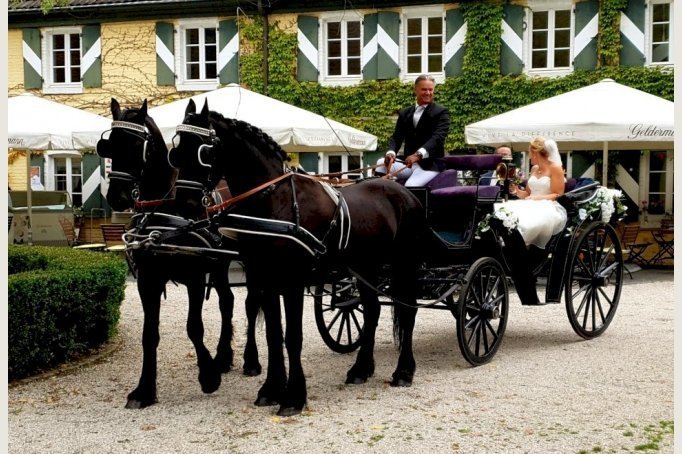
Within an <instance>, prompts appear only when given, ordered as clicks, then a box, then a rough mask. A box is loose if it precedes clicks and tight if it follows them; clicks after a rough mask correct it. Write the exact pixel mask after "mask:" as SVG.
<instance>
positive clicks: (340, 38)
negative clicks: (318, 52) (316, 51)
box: [325, 20, 362, 77]
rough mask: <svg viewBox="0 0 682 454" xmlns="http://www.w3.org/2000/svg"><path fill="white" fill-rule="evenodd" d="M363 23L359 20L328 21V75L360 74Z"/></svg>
mask: <svg viewBox="0 0 682 454" xmlns="http://www.w3.org/2000/svg"><path fill="white" fill-rule="evenodd" d="M361 25H362V24H361V23H360V21H357V20H352V21H351V20H342V21H338V22H336V21H330V22H327V23H326V30H325V31H326V43H327V49H326V50H327V61H326V71H327V76H330V77H333V76H360V74H361V71H362V68H361V54H360V52H361V50H362V41H361V39H362V37H361V34H360V30H361Z"/></svg>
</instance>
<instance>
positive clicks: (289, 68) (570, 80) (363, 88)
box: [240, 0, 674, 150]
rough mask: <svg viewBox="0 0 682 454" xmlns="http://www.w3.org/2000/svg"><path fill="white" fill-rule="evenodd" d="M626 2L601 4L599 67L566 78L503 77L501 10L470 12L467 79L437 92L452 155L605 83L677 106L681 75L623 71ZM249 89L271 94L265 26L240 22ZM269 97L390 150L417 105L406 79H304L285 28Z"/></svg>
mask: <svg viewBox="0 0 682 454" xmlns="http://www.w3.org/2000/svg"><path fill="white" fill-rule="evenodd" d="M626 3H627V1H626V0H604V1H601V2H600V22H599V23H600V34H599V44H598V52H599V59H598V61H599V62H600V64H599V68H597V69H596V70H594V71H582V70H576V71H573V72H572V73H571V74H569V75H566V76H564V77H557V78H542V77H528V76H527V75H516V76H502V75H500V46H501V37H500V23H501V20H502V14H503V9H502V6H501V5H500V4H498V3H485V2H468V3H464V4H463V5H462V8H463V14H464V17H465V19H466V21H467V24H468V26H467V29H468V33H467V37H466V51H465V55H464V63H463V68H462V75H461V76H459V77H455V78H448V79H446V81H445V83H443V84H441V85H439V86H438V87H437V88H436V100H437V102H439V103H441V104H443V105H445V106H447V107H448V108H449V109H450V118H451V127H450V134H449V135H448V138H447V141H446V150H454V149H461V148H465V147H466V144H465V140H464V127H465V126H466V125H467V124H470V123H473V122H476V121H479V120H482V119H485V118H488V117H490V116H493V115H497V114H500V113H503V112H506V111H508V110H511V109H515V108H517V107H521V106H524V105H526V104H530V103H533V102H536V101H540V100H542V99H545V98H548V97H551V96H555V95H558V94H561V93H564V92H567V91H570V90H574V89H576V88H580V87H583V86H586V85H590V84H593V83H596V82H598V81H600V80H602V79H604V78H612V79H614V80H615V81H617V82H619V83H622V84H624V85H628V86H631V87H634V88H637V89H639V90H642V91H645V92H648V93H652V94H655V95H657V96H661V97H663V98H665V99H668V100H673V88H674V87H673V71H672V70H670V69H662V68H659V67H627V68H626V67H619V66H618V60H619V59H618V56H619V52H620V30H619V26H620V19H619V17H620V11H621V10H622V9H623V8H624V7H625V5H626ZM240 36H241V40H242V43H241V49H242V53H241V55H240V66H241V67H240V73H241V83H242V84H243V85H244V86H246V87H247V88H249V89H251V90H254V91H256V92H260V93H262V92H263V86H264V84H263V72H262V61H263V52H262V44H261V43H262V39H263V30H262V21H261V19H260V18H258V17H256V18H242V19H240ZM268 39H269V45H268V54H269V58H268V62H269V77H268V90H267V91H268V95H269V96H272V97H273V98H276V99H279V100H281V101H284V102H287V103H290V104H293V105H296V106H299V107H301V108H303V109H307V110H310V111H312V112H317V113H320V114H322V115H325V116H327V117H329V118H333V119H334V120H337V121H340V122H342V123H345V124H348V125H350V126H353V127H355V128H358V129H361V130H363V131H366V132H369V133H371V134H374V135H376V136H377V137H378V138H379V146H378V149H379V150H385V149H386V147H387V143H388V139H389V137H390V135H391V134H392V132H393V128H394V125H395V120H396V118H397V113H398V111H399V110H400V109H401V108H403V107H405V106H407V105H409V104H410V103H412V102H414V97H413V93H412V84H410V83H407V84H403V83H401V82H400V81H399V80H397V79H394V80H384V81H363V82H361V83H359V84H358V85H356V86H351V87H325V86H322V85H320V84H317V83H312V82H298V81H297V80H296V49H297V42H296V35H295V34H293V33H287V32H284V31H282V30H281V29H280V28H279V27H278V24H277V22H274V23H271V24H270V28H269V34H268Z"/></svg>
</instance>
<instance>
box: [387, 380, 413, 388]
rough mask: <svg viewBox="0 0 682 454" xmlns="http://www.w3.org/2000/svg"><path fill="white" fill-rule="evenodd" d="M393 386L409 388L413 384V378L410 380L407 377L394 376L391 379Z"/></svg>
mask: <svg viewBox="0 0 682 454" xmlns="http://www.w3.org/2000/svg"><path fill="white" fill-rule="evenodd" d="M391 386H393V387H394V388H409V387H410V386H412V380H408V379H405V378H394V379H393V380H391Z"/></svg>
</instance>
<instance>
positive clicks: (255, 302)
mask: <svg viewBox="0 0 682 454" xmlns="http://www.w3.org/2000/svg"><path fill="white" fill-rule="evenodd" d="M247 292H248V293H247V295H246V301H245V302H244V309H245V310H246V320H247V328H246V345H245V346H244V367H243V371H244V375H246V376H248V377H255V376H258V375H260V374H261V372H262V370H263V368H262V366H261V364H260V362H259V361H258V345H257V344H256V322H257V320H258V314H259V313H260V311H261V304H262V300H263V298H264V295H263V292H262V291H261V290H260V289H258V288H256V287H255V286H249V285H248V283H247ZM280 329H281V328H280Z"/></svg>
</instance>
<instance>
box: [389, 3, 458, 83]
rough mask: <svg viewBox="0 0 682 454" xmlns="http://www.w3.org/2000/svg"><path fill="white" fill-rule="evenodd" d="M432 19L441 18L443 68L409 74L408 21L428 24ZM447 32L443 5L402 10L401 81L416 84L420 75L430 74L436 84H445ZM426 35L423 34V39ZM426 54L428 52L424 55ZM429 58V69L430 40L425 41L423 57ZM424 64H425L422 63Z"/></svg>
mask: <svg viewBox="0 0 682 454" xmlns="http://www.w3.org/2000/svg"><path fill="white" fill-rule="evenodd" d="M432 17H440V18H441V21H442V25H443V27H442V28H441V30H442V35H441V36H442V38H441V68H440V71H434V72H428V71H420V72H417V73H411V72H408V69H407V20H408V19H422V20H423V22H427V19H429V18H432ZM446 33H447V31H446V30H445V11H444V9H443V6H442V5H435V6H418V7H417V6H412V7H406V8H403V10H402V17H401V23H400V38H399V39H400V43H401V45H400V62H401V66H402V68H401V71H400V74H401V80H402V81H403V82H414V80H415V79H416V78H417V76H419V75H420V74H429V75H431V76H433V78H434V79H435V80H436V83H443V82H445V37H446ZM423 36H424V35H423V34H422V37H423ZM424 52H427V53H426V54H424ZM424 55H426V56H427V63H426V65H427V67H428V39H426V40H424V42H423V43H422V57H424ZM422 64H423V62H422Z"/></svg>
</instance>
